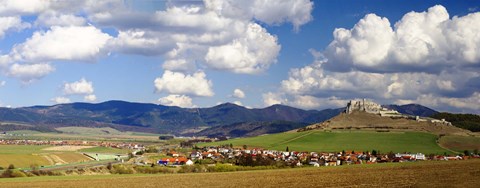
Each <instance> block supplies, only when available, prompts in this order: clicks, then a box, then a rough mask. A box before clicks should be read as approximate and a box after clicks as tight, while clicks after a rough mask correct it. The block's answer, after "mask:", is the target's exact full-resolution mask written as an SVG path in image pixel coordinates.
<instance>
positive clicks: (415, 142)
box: [199, 131, 451, 154]
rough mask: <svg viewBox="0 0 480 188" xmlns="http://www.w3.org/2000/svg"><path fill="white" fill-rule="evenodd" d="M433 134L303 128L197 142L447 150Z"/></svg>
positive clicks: (321, 149)
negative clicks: (300, 129)
mask: <svg viewBox="0 0 480 188" xmlns="http://www.w3.org/2000/svg"><path fill="white" fill-rule="evenodd" d="M436 139H437V136H436V135H433V134H429V133H421V132H367V131H352V132H349V131H344V132H323V131H306V132H294V133H280V134H272V135H263V136H258V137H249V138H238V139H231V140H227V141H222V142H215V143H201V144H199V146H208V145H223V144H233V145H234V146H237V147H242V146H243V145H247V147H249V148H256V147H258V148H265V149H274V150H281V151H284V150H286V148H287V147H288V148H289V150H290V151H317V152H338V151H342V150H346V151H352V150H353V151H372V150H377V151H380V152H390V151H392V152H422V153H425V154H431V153H433V154H444V153H445V152H446V153H451V151H448V150H446V149H443V148H441V147H440V146H438V145H437V143H436Z"/></svg>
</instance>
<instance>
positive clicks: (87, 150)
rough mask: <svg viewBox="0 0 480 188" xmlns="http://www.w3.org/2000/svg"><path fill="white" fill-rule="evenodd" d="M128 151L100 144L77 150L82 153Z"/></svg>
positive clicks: (118, 152)
mask: <svg viewBox="0 0 480 188" xmlns="http://www.w3.org/2000/svg"><path fill="white" fill-rule="evenodd" d="M129 151H130V150H128V149H117V148H110V147H102V146H98V147H93V148H85V149H81V150H78V152H82V153H114V154H126V153H128V152H129Z"/></svg>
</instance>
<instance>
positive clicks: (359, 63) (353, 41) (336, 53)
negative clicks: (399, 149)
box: [264, 5, 480, 111]
mask: <svg viewBox="0 0 480 188" xmlns="http://www.w3.org/2000/svg"><path fill="white" fill-rule="evenodd" d="M477 19H480V13H472V14H468V15H466V16H463V17H453V18H452V19H450V18H449V15H448V12H447V11H446V9H445V8H444V7H443V6H439V5H437V6H434V7H431V8H429V9H428V11H426V12H420V13H418V12H410V13H407V14H406V15H404V16H403V18H402V19H401V20H399V21H398V22H397V23H395V25H394V27H391V26H390V22H389V21H388V19H387V18H382V17H379V16H377V15H375V14H368V15H366V16H365V17H364V18H363V19H361V20H360V21H359V22H358V23H357V24H355V26H353V28H352V29H344V28H339V29H335V31H334V32H333V36H334V40H333V41H332V42H331V43H330V44H329V46H328V47H327V48H326V50H325V51H323V52H319V51H315V50H311V51H310V52H311V53H312V56H313V57H314V58H315V60H314V62H313V63H312V64H310V65H307V66H304V67H301V68H294V69H291V70H290V73H289V77H288V79H285V80H283V81H282V82H281V87H280V89H279V91H278V93H280V94H276V95H273V94H271V93H267V94H264V101H265V103H266V104H270V103H273V102H277V103H278V102H281V103H283V104H291V105H293V106H297V107H302V108H309V109H310V108H317V107H322V108H326V107H338V106H339V105H340V104H342V103H344V104H345V103H346V100H349V99H353V98H370V99H373V100H375V101H377V102H381V103H385V104H388V103H402V104H404V103H420V104H423V105H427V106H431V107H437V108H438V109H439V110H442V109H445V110H447V109H450V110H455V111H458V110H460V109H468V110H470V111H478V108H476V107H472V106H478V104H480V101H478V100H476V97H477V95H478V93H479V92H480V91H479V90H480V87H478V84H474V83H477V81H478V80H479V79H478V78H479V75H480V73H479V71H478V66H473V65H475V64H478V63H479V62H480V59H479V58H478V55H480V53H478V50H477V51H476V52H473V51H474V50H473V49H476V48H478V47H477V46H478V45H479V44H480V40H479V39H478V36H473V35H472V34H473V33H480V30H478V27H475V24H473V23H476V21H477ZM479 21H480V20H479ZM467 23H469V24H467ZM472 24H473V25H472ZM459 49H462V50H459ZM458 75H462V77H459V76H458ZM279 96H281V97H279ZM467 104H468V105H467ZM324 105H325V106H324ZM341 106H343V105H341Z"/></svg>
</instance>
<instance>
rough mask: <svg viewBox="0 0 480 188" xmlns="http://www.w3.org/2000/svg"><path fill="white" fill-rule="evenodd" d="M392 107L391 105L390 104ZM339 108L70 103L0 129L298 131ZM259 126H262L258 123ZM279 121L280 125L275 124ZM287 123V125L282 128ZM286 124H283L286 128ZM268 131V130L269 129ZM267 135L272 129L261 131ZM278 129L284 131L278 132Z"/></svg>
mask: <svg viewBox="0 0 480 188" xmlns="http://www.w3.org/2000/svg"><path fill="white" fill-rule="evenodd" d="M390 106H392V105H390ZM392 108H393V109H396V110H398V111H399V112H402V113H404V112H407V114H412V113H413V114H412V115H415V114H418V115H422V116H424V115H425V114H429V113H432V111H433V110H431V109H429V108H426V107H423V106H420V105H416V106H413V107H412V106H392ZM343 110H344V108H339V109H326V110H320V111H319V110H302V109H298V108H293V107H290V106H284V105H273V106H270V107H266V108H261V109H248V108H245V107H243V106H238V105H235V104H232V103H225V104H220V105H217V106H214V107H210V108H180V107H171V106H163V105H156V104H148V103H132V102H125V101H107V102H103V103H98V104H91V103H71V104H58V105H53V106H32V107H24V108H13V109H12V108H0V122H3V124H4V125H9V126H2V127H0V131H5V130H2V129H33V130H43V131H48V130H50V131H54V128H56V127H65V126H83V127H105V126H108V127H113V128H116V129H119V130H125V131H141V132H153V133H172V134H176V135H179V134H181V133H182V132H184V131H185V130H188V129H194V128H199V127H217V126H227V125H228V126H232V125H234V124H238V125H240V124H243V125H244V126H245V123H247V124H248V123H250V124H249V125H250V127H252V125H254V124H255V125H259V124H261V125H264V124H269V125H270V124H272V123H275V122H276V123H275V124H274V125H275V126H277V127H278V125H280V126H281V125H285V126H287V127H295V128H298V126H299V125H306V124H312V123H318V122H322V121H325V120H327V119H330V118H331V117H334V116H336V115H338V114H339V113H341V112H342V111H343ZM258 122H263V123H258ZM278 122H282V123H278ZM285 122H289V123H285ZM287 124H288V125H287ZM270 126H271V125H270ZM265 130H266V131H267V132H268V131H272V129H269V130H267V129H265ZM278 130H285V129H284V128H278Z"/></svg>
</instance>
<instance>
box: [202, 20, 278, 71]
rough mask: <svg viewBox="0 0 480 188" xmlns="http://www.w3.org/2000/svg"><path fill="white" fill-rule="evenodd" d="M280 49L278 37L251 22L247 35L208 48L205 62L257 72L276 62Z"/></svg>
mask: <svg viewBox="0 0 480 188" xmlns="http://www.w3.org/2000/svg"><path fill="white" fill-rule="evenodd" d="M279 51H280V45H279V44H277V38H276V37H275V36H272V35H270V34H269V33H267V31H266V30H265V29H264V28H262V27H261V26H260V25H258V24H253V23H251V24H249V25H248V28H247V31H246V33H245V36H243V37H242V38H238V39H235V40H233V41H232V42H231V43H229V44H226V45H222V46H213V47H210V48H209V49H208V53H207V55H206V56H205V63H206V65H208V66H209V67H211V68H214V69H219V70H227V71H231V72H235V73H244V74H255V73H259V72H262V71H264V70H266V69H268V68H269V67H270V65H271V64H273V63H275V62H276V57H277V55H278V53H279Z"/></svg>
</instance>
